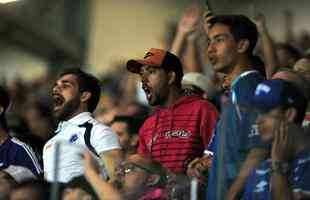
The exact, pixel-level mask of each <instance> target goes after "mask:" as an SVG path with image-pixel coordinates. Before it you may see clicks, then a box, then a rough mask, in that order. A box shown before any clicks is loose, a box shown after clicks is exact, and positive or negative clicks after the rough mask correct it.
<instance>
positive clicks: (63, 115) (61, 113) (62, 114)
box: [54, 95, 81, 122]
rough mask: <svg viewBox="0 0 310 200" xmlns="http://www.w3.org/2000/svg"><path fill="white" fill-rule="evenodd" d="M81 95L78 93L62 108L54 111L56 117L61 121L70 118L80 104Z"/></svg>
mask: <svg viewBox="0 0 310 200" xmlns="http://www.w3.org/2000/svg"><path fill="white" fill-rule="evenodd" d="M80 103H81V102H80V97H79V96H78V95H77V96H76V97H74V98H73V99H71V100H69V101H68V102H66V103H65V104H64V106H63V108H62V109H60V110H58V111H55V112H54V117H55V119H56V120H57V121H58V122H60V121H65V120H69V119H70V118H71V117H73V116H72V115H73V114H74V113H75V112H76V111H77V109H78V108H79V106H80Z"/></svg>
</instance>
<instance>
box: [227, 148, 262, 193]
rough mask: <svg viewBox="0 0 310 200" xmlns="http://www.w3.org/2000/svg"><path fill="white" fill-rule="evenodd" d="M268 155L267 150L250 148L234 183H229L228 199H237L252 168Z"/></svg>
mask: <svg viewBox="0 0 310 200" xmlns="http://www.w3.org/2000/svg"><path fill="white" fill-rule="evenodd" d="M267 155H268V151H267V150H265V149H252V150H251V151H250V153H249V154H248V156H247V159H246V160H245V162H244V164H243V165H242V167H241V170H240V172H239V174H238V176H237V177H236V179H235V181H234V183H233V184H232V185H231V187H230V188H229V191H228V199H238V198H239V196H240V195H241V193H242V191H243V188H244V186H245V183H246V181H247V178H248V176H249V175H250V173H251V172H252V170H253V169H254V168H255V167H256V166H257V165H258V164H259V163H260V162H261V161H262V160H264V159H265V158H266V157H267Z"/></svg>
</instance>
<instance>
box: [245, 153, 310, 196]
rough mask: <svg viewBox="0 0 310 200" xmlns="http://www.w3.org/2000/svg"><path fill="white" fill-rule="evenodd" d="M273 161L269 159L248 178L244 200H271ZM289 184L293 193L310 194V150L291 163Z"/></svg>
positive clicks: (300, 154)
mask: <svg viewBox="0 0 310 200" xmlns="http://www.w3.org/2000/svg"><path fill="white" fill-rule="evenodd" d="M270 178H271V160H270V159H268V160H266V161H264V162H263V163H261V164H260V166H259V167H258V168H256V169H255V170H253V172H252V174H251V175H250V177H249V178H248V181H247V184H246V186H245V192H244V194H243V197H242V199H243V200H269V199H270V200H271V199H272V195H271V185H270ZM289 182H290V183H291V188H292V190H293V192H306V193H310V150H309V149H306V150H304V151H303V152H301V153H299V154H298V155H297V156H296V159H295V160H294V161H293V162H292V163H291V173H290V175H289Z"/></svg>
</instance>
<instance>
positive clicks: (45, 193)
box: [13, 180, 50, 199]
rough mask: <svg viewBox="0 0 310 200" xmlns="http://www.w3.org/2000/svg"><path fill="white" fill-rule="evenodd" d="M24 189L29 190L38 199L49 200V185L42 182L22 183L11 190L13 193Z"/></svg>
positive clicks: (27, 181)
mask: <svg viewBox="0 0 310 200" xmlns="http://www.w3.org/2000/svg"><path fill="white" fill-rule="evenodd" d="M26 188H28V189H31V190H32V191H33V192H34V194H35V196H36V197H38V199H49V197H50V183H48V182H46V181H44V180H26V181H22V182H21V183H19V184H17V185H16V186H15V187H14V188H13V191H14V190H18V189H26ZM32 198H33V197H32Z"/></svg>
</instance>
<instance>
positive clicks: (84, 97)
mask: <svg viewBox="0 0 310 200" xmlns="http://www.w3.org/2000/svg"><path fill="white" fill-rule="evenodd" d="M90 97H91V93H90V92H82V94H81V97H80V100H81V102H86V101H88V100H89V99H90Z"/></svg>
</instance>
